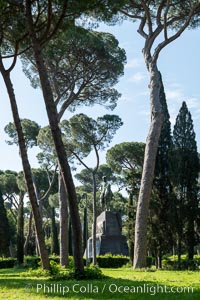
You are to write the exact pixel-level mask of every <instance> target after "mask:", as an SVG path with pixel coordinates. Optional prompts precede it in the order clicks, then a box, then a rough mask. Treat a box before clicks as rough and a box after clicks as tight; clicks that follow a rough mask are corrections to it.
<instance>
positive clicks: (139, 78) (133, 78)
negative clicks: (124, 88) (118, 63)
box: [129, 72, 146, 83]
mask: <svg viewBox="0 0 200 300" xmlns="http://www.w3.org/2000/svg"><path fill="white" fill-rule="evenodd" d="M145 77H146V76H145V74H144V73H143V72H137V73H135V74H133V75H132V76H131V77H130V78H129V81H130V82H135V83H139V82H141V81H142V80H143V79H144V78H145Z"/></svg>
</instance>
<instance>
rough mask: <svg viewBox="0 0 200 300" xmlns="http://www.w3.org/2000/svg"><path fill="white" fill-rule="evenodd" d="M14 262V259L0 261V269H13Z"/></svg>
mask: <svg viewBox="0 0 200 300" xmlns="http://www.w3.org/2000/svg"><path fill="white" fill-rule="evenodd" d="M16 262H17V260H16V258H6V259H3V260H0V269H7V268H13V267H14V266H15V264H16Z"/></svg>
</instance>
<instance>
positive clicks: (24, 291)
mask: <svg viewBox="0 0 200 300" xmlns="http://www.w3.org/2000/svg"><path fill="white" fill-rule="evenodd" d="M20 273H21V272H19V273H18V277H17V276H15V275H17V274H16V272H13V273H12V272H11V273H7V275H9V276H7V277H6V276H4V275H6V271H5V272H3V273H2V272H0V288H1V290H0V292H1V291H2V289H3V290H4V292H5V291H10V292H11V293H12V292H13V294H15V295H16V296H17V295H18V293H19V299H20V297H21V296H20V295H23V299H27V300H28V299H40V300H43V299H58V300H59V299H72V300H75V299H87V300H89V299H101V300H102V299H103V300H104V299H116V300H118V299H119V300H124V299H131V300H134V299H140V300H149V299H156V300H157V299H159V300H160V299H162V300H171V299H172V300H199V299H200V287H198V288H195V287H194V290H193V293H192V291H191V289H189V290H188V288H185V291H184V290H183V288H181V287H180V286H179V287H178V286H177V287H173V290H171V287H172V286H171V285H167V286H164V285H163V283H159V282H156V281H150V280H149V281H148V280H143V281H134V280H130V279H121V278H119V279H116V278H110V277H108V278H106V279H102V280H87V281H86V280H80V281H78V280H77V281H76V280H73V281H72V280H69V281H64V280H63V281H50V280H46V279H44V278H41V279H40V278H29V277H26V278H22V277H20ZM13 275H14V276H13ZM176 288H178V289H176ZM0 299H6V298H1V293H0ZM9 299H12V298H9ZM13 299H18V298H13Z"/></svg>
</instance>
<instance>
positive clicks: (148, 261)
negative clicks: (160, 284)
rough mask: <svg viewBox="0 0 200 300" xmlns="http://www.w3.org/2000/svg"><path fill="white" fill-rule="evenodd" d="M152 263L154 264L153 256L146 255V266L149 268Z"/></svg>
mask: <svg viewBox="0 0 200 300" xmlns="http://www.w3.org/2000/svg"><path fill="white" fill-rule="evenodd" d="M152 265H155V257H153V256H147V268H151V266H152Z"/></svg>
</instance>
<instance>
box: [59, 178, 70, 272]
mask: <svg viewBox="0 0 200 300" xmlns="http://www.w3.org/2000/svg"><path fill="white" fill-rule="evenodd" d="M59 205H60V265H61V266H63V267H67V266H68V264H69V243H68V239H69V228H68V221H69V214H68V203H67V192H66V189H65V185H64V182H63V178H62V175H61V173H60V174H59Z"/></svg>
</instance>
